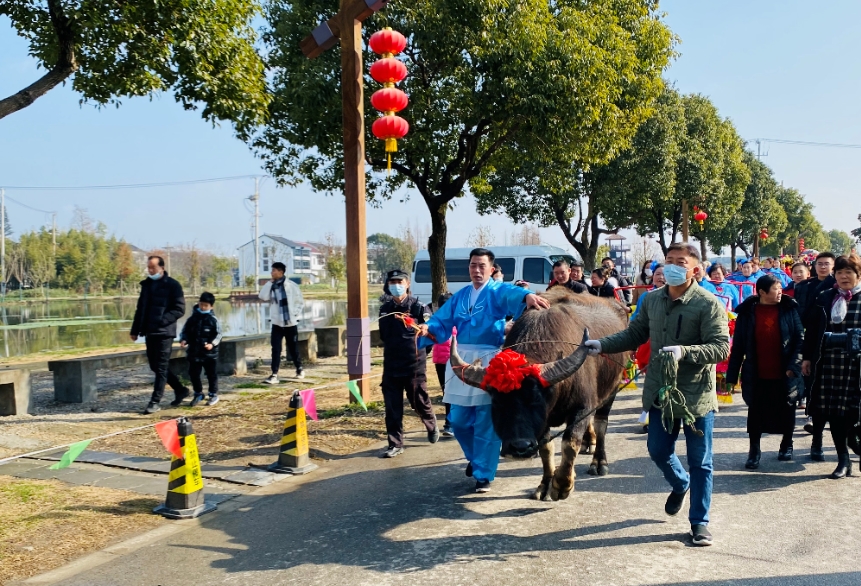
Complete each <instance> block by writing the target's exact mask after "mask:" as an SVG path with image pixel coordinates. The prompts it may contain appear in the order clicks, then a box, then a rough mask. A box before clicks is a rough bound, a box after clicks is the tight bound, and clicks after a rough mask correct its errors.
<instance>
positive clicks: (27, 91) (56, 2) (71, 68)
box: [0, 0, 78, 119]
mask: <svg viewBox="0 0 861 586" xmlns="http://www.w3.org/2000/svg"><path fill="white" fill-rule="evenodd" d="M48 13H49V15H50V17H51V24H52V25H53V26H54V31H55V32H56V33H57V45H58V49H59V50H58V51H57V62H56V63H54V66H53V67H52V68H51V69H50V70H49V71H48V72H47V73H45V75H43V76H42V77H40V78H39V79H37V80H36V81H35V82H33V83H32V84H30V85H28V86H27V87H25V88H24V89H22V90H21V91H19V92H18V93H15V94H12V95H11V96H9V97H8V98H5V99H2V100H0V119H2V118H5V117H6V116H8V115H9V114H12V113H14V112H17V111H18V110H22V109H24V108H26V107H27V106H29V105H30V104H32V103H33V102H35V101H36V100H37V99H38V98H41V97H42V96H43V95H45V94H46V93H47V92H48V91H50V90H51V89H53V88H54V87H56V86H57V85H59V84H60V83H62V82H63V81H65V80H66V78H68V77H69V76H70V75H72V74H73V73H74V72H75V71H76V70H77V69H78V63H77V61H76V59H75V34H74V32H73V31H72V27H71V26H70V23H69V19H68V17H67V16H66V15H65V14H64V13H63V7H62V5H61V3H60V0H48Z"/></svg>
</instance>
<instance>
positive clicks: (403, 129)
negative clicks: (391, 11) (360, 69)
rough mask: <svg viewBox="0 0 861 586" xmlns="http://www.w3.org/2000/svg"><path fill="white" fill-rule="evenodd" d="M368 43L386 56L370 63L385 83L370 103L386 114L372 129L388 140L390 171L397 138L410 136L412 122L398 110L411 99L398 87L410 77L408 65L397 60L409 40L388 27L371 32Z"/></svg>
mask: <svg viewBox="0 0 861 586" xmlns="http://www.w3.org/2000/svg"><path fill="white" fill-rule="evenodd" d="M368 45H369V46H370V47H371V50H372V51H373V52H374V53H377V54H378V55H382V56H383V59H380V60H379V61H376V62H375V63H374V64H373V65H371V77H373V78H374V79H375V80H376V81H378V82H379V83H381V84H383V86H385V87H383V89H381V90H378V91H376V92H374V94H373V95H372V96H371V105H372V106H373V107H374V108H376V109H377V110H380V111H381V112H383V113H384V114H385V116H383V117H382V118H378V119H377V120H376V121H375V122H374V124H373V126H372V127H371V131H372V132H373V133H374V136H376V137H377V138H379V139H380V140H384V141H386V159H387V160H388V170H389V172H391V170H392V153H396V152H398V139H401V138H403V137H404V136H406V135H407V132H409V130H410V125H409V123H407V121H406V120H404V119H403V118H401V117H400V116H395V112H400V111H401V110H403V109H404V108H406V107H407V105H408V104H409V98H407V95H406V94H405V93H404V92H402V91H401V90H399V89H397V88H396V87H395V84H396V83H400V82H402V81H403V80H404V79H406V77H407V66H406V65H404V64H403V63H402V62H400V61H398V60H397V59H395V57H394V56H395V55H397V54H398V53H400V52H401V51H403V50H404V49H405V48H406V46H407V39H406V38H405V37H404V35H402V34H401V33H399V32H397V31H393V30H392V29H390V28H385V29H383V30H381V31H378V32H376V33H374V34H373V35H371V40H370V41H369V43H368Z"/></svg>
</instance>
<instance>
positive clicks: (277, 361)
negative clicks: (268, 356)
mask: <svg viewBox="0 0 861 586" xmlns="http://www.w3.org/2000/svg"><path fill="white" fill-rule="evenodd" d="M282 339H284V341H285V342H286V343H287V352H289V353H290V358H292V359H293V365H294V366H295V367H296V372H299V371H300V370H302V358H301V357H300V356H299V326H287V327H281V326H276V325H275V324H272V336H271V338H270V342H271V344H272V374H278V369H279V368H281V340H282Z"/></svg>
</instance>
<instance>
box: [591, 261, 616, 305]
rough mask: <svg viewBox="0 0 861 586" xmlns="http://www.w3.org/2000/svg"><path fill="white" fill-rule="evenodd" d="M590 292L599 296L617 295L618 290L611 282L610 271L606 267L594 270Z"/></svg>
mask: <svg viewBox="0 0 861 586" xmlns="http://www.w3.org/2000/svg"><path fill="white" fill-rule="evenodd" d="M589 293H591V294H592V295H597V296H598V297H613V298H615V297H616V290H615V289H614V288H613V285H612V284H611V283H610V271H608V270H607V269H605V268H597V269H595V270H594V271H592V285H590V286H589Z"/></svg>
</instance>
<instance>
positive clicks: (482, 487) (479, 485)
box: [475, 480, 490, 493]
mask: <svg viewBox="0 0 861 586" xmlns="http://www.w3.org/2000/svg"><path fill="white" fill-rule="evenodd" d="M475 492H478V493H483V492H490V481H489V480H476V481H475Z"/></svg>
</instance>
